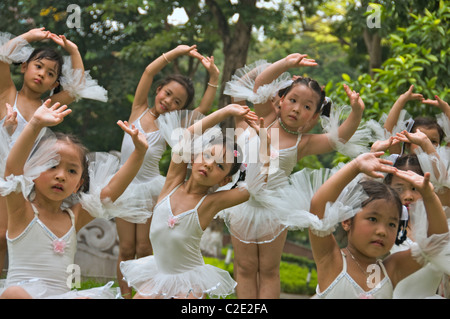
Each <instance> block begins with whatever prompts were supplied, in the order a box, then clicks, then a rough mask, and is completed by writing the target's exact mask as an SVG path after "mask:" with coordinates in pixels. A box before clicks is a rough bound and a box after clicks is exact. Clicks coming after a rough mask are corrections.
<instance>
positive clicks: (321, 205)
mask: <svg viewBox="0 0 450 319" xmlns="http://www.w3.org/2000/svg"><path fill="white" fill-rule="evenodd" d="M382 154H383V153H382V152H378V153H367V154H362V155H360V156H358V157H357V158H356V159H354V160H353V161H351V162H350V163H348V164H347V165H345V166H344V167H343V168H341V169H340V170H339V171H337V172H336V173H335V174H333V175H332V176H331V177H330V178H329V179H328V180H327V181H326V182H325V183H324V184H323V185H322V186H321V187H320V188H319V189H318V191H317V192H316V193H315V194H314V196H313V198H312V200H311V207H310V211H311V213H312V214H315V215H317V217H319V219H322V218H323V217H324V214H325V207H326V203H327V202H334V201H336V199H337V198H338V196H339V195H340V193H341V192H342V190H343V189H344V188H345V187H346V186H347V185H348V184H349V183H350V182H351V181H352V180H353V179H354V178H355V177H356V176H357V175H358V174H359V173H365V174H368V175H370V176H372V177H383V175H382V174H381V173H378V171H384V172H393V171H395V170H396V169H395V168H393V167H391V166H387V165H385V164H392V163H391V162H389V161H386V160H383V159H381V158H379V157H380V156H381V155H382ZM309 236H310V242H311V248H312V252H313V256H314V260H315V262H316V265H317V272H318V282H319V286H320V287H322V288H326V287H328V286H329V284H330V283H331V282H332V281H333V280H334V278H336V276H337V274H338V273H339V272H340V271H341V268H340V267H336V264H338V265H339V264H341V263H342V261H341V260H342V257H341V255H340V252H339V250H340V248H339V245H338V243H337V242H336V240H335V238H334V236H333V234H330V235H328V236H324V237H319V236H317V235H315V234H314V233H313V232H312V231H309Z"/></svg>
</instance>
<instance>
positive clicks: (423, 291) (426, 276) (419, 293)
mask: <svg viewBox="0 0 450 319" xmlns="http://www.w3.org/2000/svg"><path fill="white" fill-rule="evenodd" d="M394 167H395V168H397V169H399V170H402V171H412V172H414V173H416V174H418V175H421V176H423V175H424V173H423V171H422V168H421V167H420V163H419V159H418V158H417V156H416V155H415V154H406V155H403V156H401V157H399V158H397V160H396V161H395V163H394ZM384 182H385V183H386V184H388V185H389V186H391V187H392V188H393V189H394V190H395V191H396V192H397V193H398V195H399V197H400V200H401V202H402V204H403V206H405V207H406V209H407V210H409V208H410V207H411V206H412V205H413V204H414V203H416V202H417V201H418V200H420V199H421V198H422V196H421V194H420V192H419V191H418V190H417V189H416V188H415V186H414V185H413V184H411V183H410V182H408V181H407V180H404V179H402V178H399V177H397V176H395V175H393V174H388V175H386V177H385V179H384ZM413 228H414V226H413V225H411V223H408V225H407V228H406V229H405V230H404V231H403V233H404V234H406V236H405V237H403V238H402V239H401V242H400V243H397V241H396V245H394V246H393V247H392V249H391V253H395V252H397V251H402V250H406V249H409V248H410V247H411V245H412V244H413V243H414V238H413V237H412V229H413ZM443 276H444V274H443V273H442V272H441V271H437V270H436V269H434V268H433V267H432V265H426V266H425V267H423V268H422V269H420V270H418V271H416V272H415V273H413V274H412V275H410V276H408V277H407V278H405V279H403V280H402V281H400V282H399V283H398V285H397V287H396V288H395V289H394V294H393V298H396V299H410V298H414V299H417V298H430V297H436V296H437V295H436V292H437V291H438V288H439V286H440V284H441V282H442V280H443ZM418 283H420V284H418Z"/></svg>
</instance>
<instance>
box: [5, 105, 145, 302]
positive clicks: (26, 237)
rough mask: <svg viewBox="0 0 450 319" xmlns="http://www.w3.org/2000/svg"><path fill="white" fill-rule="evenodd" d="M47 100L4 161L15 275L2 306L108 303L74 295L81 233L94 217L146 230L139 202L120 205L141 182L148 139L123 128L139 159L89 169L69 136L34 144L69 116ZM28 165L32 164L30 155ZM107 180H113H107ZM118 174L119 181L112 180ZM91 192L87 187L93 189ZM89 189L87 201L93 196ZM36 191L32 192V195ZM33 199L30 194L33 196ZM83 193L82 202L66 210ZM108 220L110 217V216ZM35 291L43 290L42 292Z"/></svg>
mask: <svg viewBox="0 0 450 319" xmlns="http://www.w3.org/2000/svg"><path fill="white" fill-rule="evenodd" d="M50 105H51V100H47V101H46V102H45V103H44V104H43V105H42V106H41V107H39V108H38V109H37V110H36V112H35V113H34V114H33V116H32V118H31V120H30V122H29V123H28V124H27V125H26V126H25V128H24V129H23V131H22V133H21V134H20V136H19V137H18V139H17V141H16V143H15V144H14V145H13V147H12V149H11V151H10V152H9V155H8V158H7V160H6V166H5V169H4V175H5V180H3V181H2V183H1V187H0V191H1V194H2V196H5V198H6V203H7V208H8V210H7V211H8V231H7V241H8V252H9V262H10V265H9V269H8V275H7V278H6V285H5V287H7V289H6V290H5V291H4V292H3V294H2V297H3V298H60V297H65V298H72V297H80V296H89V297H105V295H104V294H103V293H104V291H103V290H101V291H100V295H95V294H92V291H87V292H83V291H80V292H77V291H70V288H71V287H68V284H67V281H68V276H69V275H68V273H67V271H68V267H69V266H70V265H73V264H74V255H75V251H76V243H77V240H76V231H78V230H79V229H80V228H82V227H83V226H84V225H86V224H87V223H89V222H90V221H91V220H92V219H93V218H94V217H93V216H95V217H103V218H112V217H117V216H120V217H122V218H127V217H129V218H130V220H131V221H135V222H136V221H140V222H144V221H145V220H146V219H147V218H148V216H149V213H144V212H143V210H142V209H141V207H135V206H136V204H137V206H139V199H138V198H137V197H136V198H135V199H133V201H131V198H127V199H122V201H121V202H120V204H119V205H120V207H118V206H117V205H118V203H116V202H117V201H120V199H119V197H120V196H121V194H122V193H123V191H124V190H125V188H126V187H127V185H128V184H129V183H130V182H131V180H132V179H133V178H134V176H135V175H136V173H137V171H138V170H139V167H140V165H141V163H142V161H143V159H144V154H145V152H146V150H147V143H146V140H145V138H144V137H143V136H142V135H141V134H139V132H138V130H137V129H135V128H133V129H130V128H128V126H127V125H126V124H127V123H122V122H121V121H119V122H118V124H119V126H120V127H121V128H122V129H123V130H124V131H125V132H127V133H128V134H130V135H131V136H132V138H133V141H134V143H135V146H136V147H135V151H134V152H133V154H132V155H131V156H130V158H129V161H127V162H126V163H125V164H124V165H123V166H122V167H120V169H119V165H118V160H116V163H115V165H114V162H112V161H111V159H112V158H115V156H113V155H110V157H109V158H108V157H101V158H100V159H98V161H100V163H98V162H97V161H94V162H93V163H91V164H89V167H88V163H87V156H86V150H85V148H84V147H83V146H82V145H81V144H80V143H79V142H78V141H76V140H74V139H73V138H71V137H70V136H67V135H64V134H61V133H58V134H57V135H56V137H55V138H52V136H53V134H52V133H51V131H50V130H48V131H46V132H47V134H49V135H50V136H49V137H48V138H45V136H44V137H43V138H41V139H40V141H39V142H38V144H37V146H36V147H34V145H35V141H36V139H37V138H38V136H39V137H40V136H41V135H40V132H41V131H42V129H43V128H46V127H50V126H54V125H57V124H59V123H61V122H62V120H63V119H64V117H65V116H67V115H68V114H69V113H71V110H70V109H67V106H65V105H64V106H60V104H59V103H55V104H54V105H53V106H50ZM30 154H31V156H30V158H29V159H28V157H29V155H30ZM107 172H112V173H111V174H108V173H107ZM114 173H115V174H114ZM88 185H89V186H88ZM87 187H89V193H87ZM32 190H33V191H32ZM31 191H32V192H31ZM79 191H81V192H83V193H81V194H80V199H79V201H77V203H76V204H74V205H72V206H70V207H67V206H68V204H67V203H64V201H65V200H67V199H68V198H69V197H70V196H72V195H73V194H74V193H78V192H79ZM108 215H109V216H108ZM36 286H37V287H36Z"/></svg>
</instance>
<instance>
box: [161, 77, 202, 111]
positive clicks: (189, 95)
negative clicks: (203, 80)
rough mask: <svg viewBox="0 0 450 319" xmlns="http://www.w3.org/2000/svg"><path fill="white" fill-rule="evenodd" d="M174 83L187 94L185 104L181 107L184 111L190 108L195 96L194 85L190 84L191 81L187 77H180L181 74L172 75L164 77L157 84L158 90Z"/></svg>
mask: <svg viewBox="0 0 450 319" xmlns="http://www.w3.org/2000/svg"><path fill="white" fill-rule="evenodd" d="M172 81H175V82H177V83H179V84H181V85H182V86H183V87H184V88H185V89H186V92H187V99H186V103H185V104H184V105H183V107H182V109H186V108H188V107H189V106H190V104H191V103H192V101H193V100H194V95H195V89H194V84H193V83H192V80H191V79H190V78H188V77H187V76H184V75H181V74H172V75H169V76H166V77H165V78H164V79H162V80H161V81H159V82H158V86H157V87H158V88H162V87H163V86H164V85H166V84H169V83H170V82H172Z"/></svg>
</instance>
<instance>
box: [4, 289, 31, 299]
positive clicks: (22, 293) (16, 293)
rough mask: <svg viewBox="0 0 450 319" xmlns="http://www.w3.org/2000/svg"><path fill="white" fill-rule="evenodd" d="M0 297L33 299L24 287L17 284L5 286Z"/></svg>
mask: <svg viewBox="0 0 450 319" xmlns="http://www.w3.org/2000/svg"><path fill="white" fill-rule="evenodd" d="M0 299H33V298H32V297H31V296H30V295H29V294H28V293H27V292H26V290H25V289H23V288H21V287H17V286H12V287H9V288H6V289H5V291H4V292H3V294H2V295H1V296H0Z"/></svg>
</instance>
